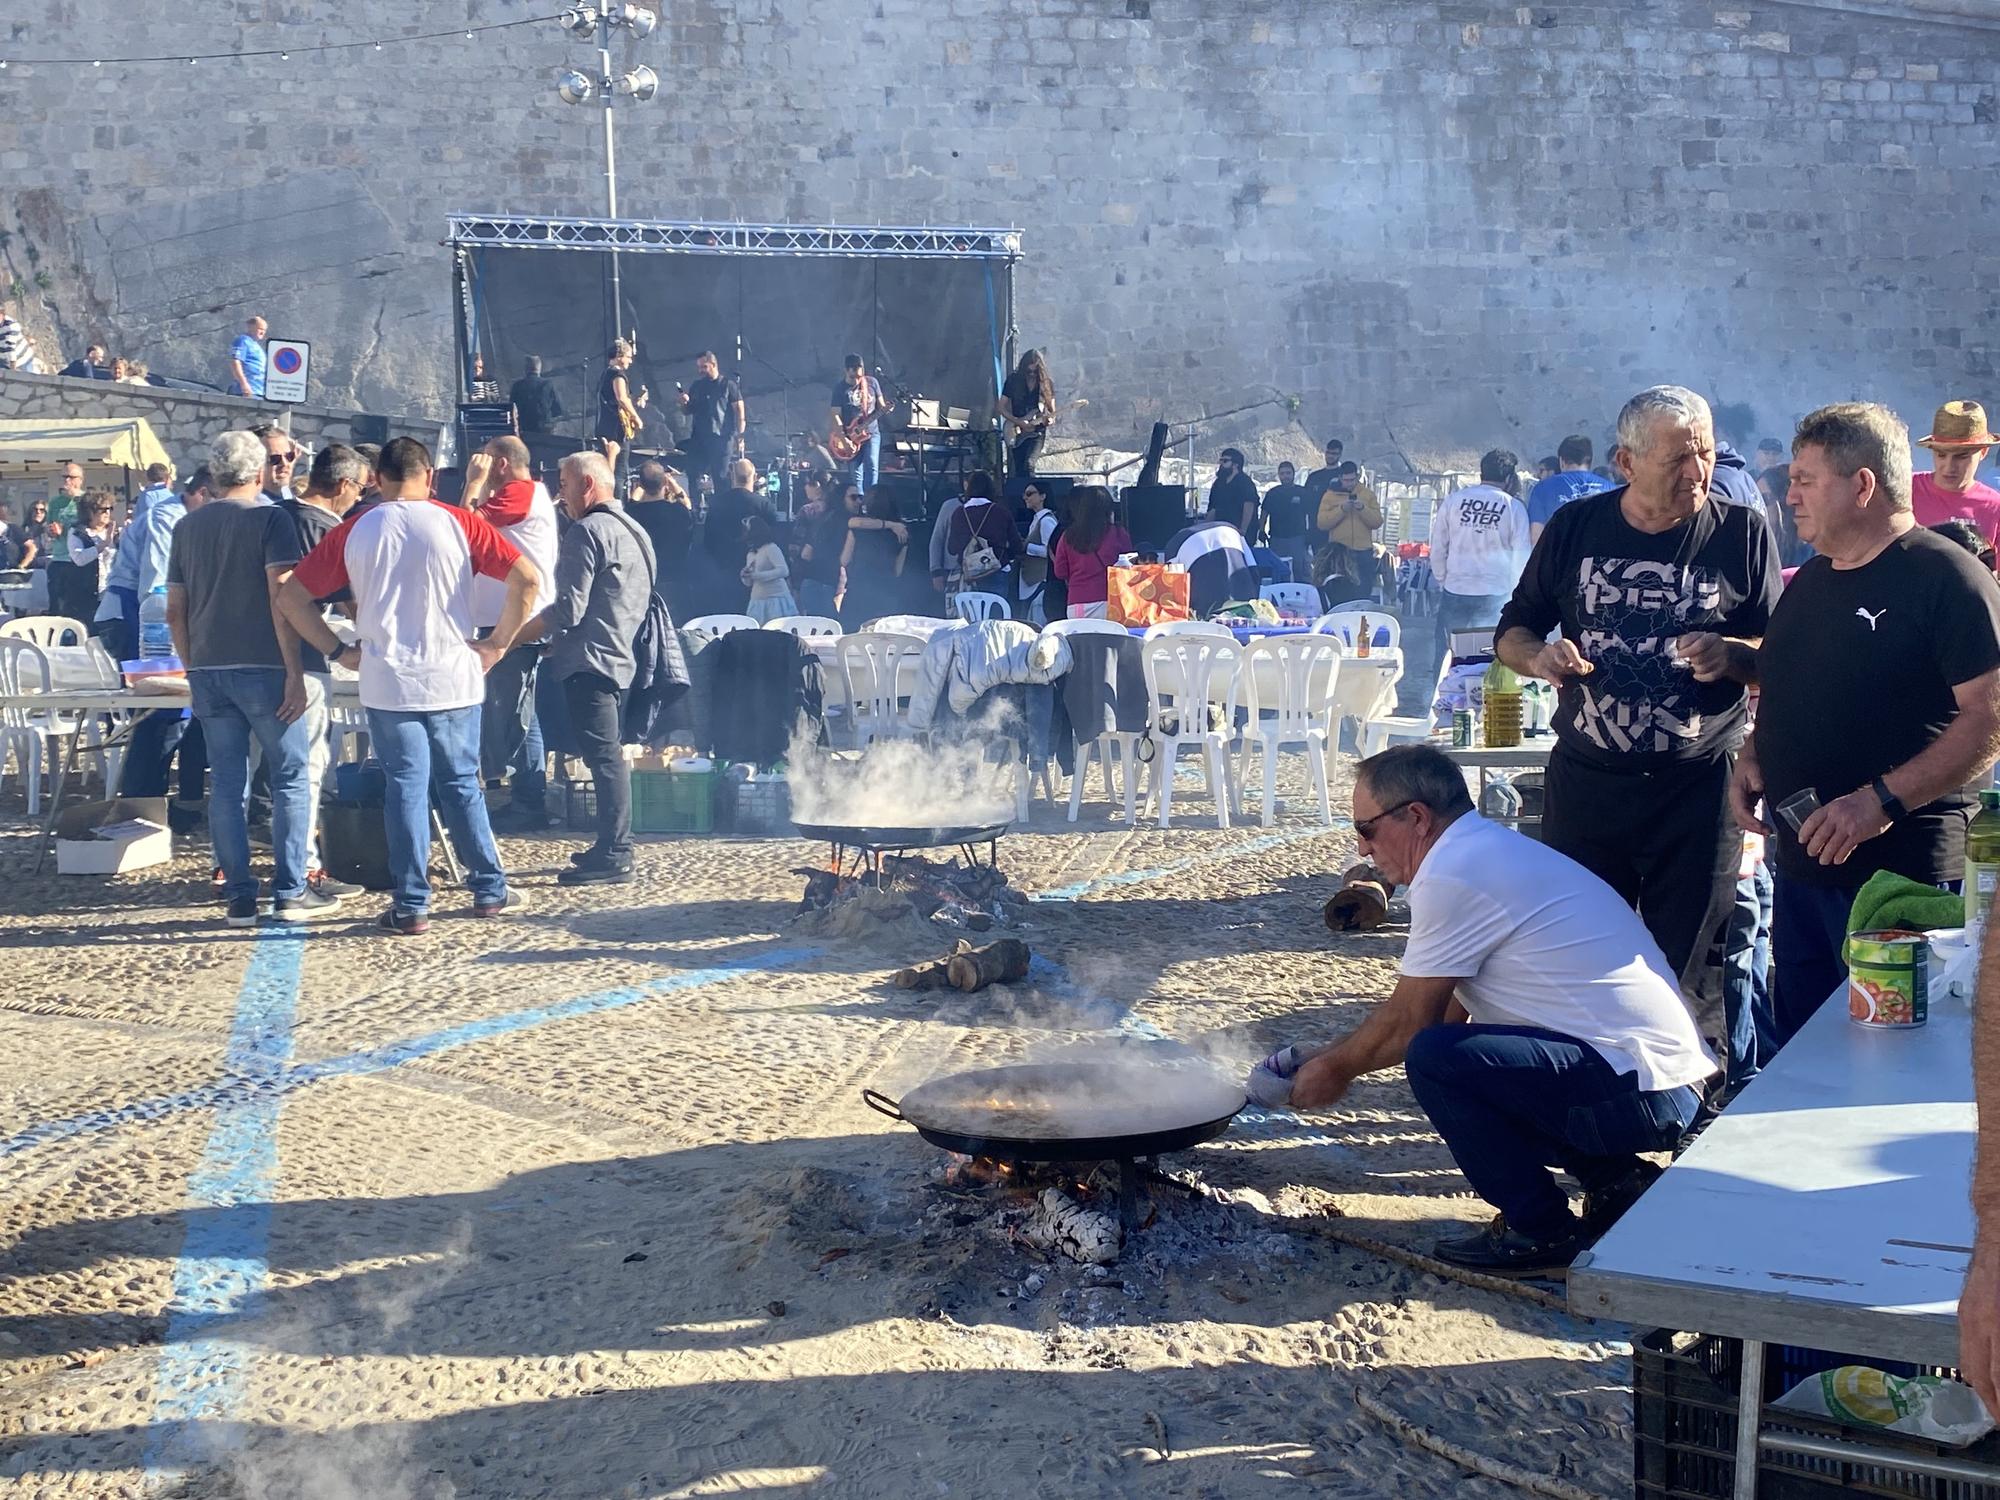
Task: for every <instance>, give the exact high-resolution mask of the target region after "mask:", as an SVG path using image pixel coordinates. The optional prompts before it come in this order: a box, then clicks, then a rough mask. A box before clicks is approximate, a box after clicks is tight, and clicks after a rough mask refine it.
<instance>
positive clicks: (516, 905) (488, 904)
mask: <svg viewBox="0 0 2000 1500" xmlns="http://www.w3.org/2000/svg"><path fill="white" fill-rule="evenodd" d="M527 904H528V898H527V897H526V896H525V895H523V894H522V893H521V892H520V891H517V890H515V889H514V888H513V887H512V886H509V887H508V888H507V893H506V894H505V895H503V896H502V897H501V898H500V899H499V900H498V901H475V902H473V903H472V914H473V915H474V916H475V917H504V916H506V915H508V914H509V913H511V912H518V911H520V910H521V909H522V908H523V907H525V906H526V905H527Z"/></svg>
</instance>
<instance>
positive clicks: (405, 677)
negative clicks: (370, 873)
mask: <svg viewBox="0 0 2000 1500" xmlns="http://www.w3.org/2000/svg"><path fill="white" fill-rule="evenodd" d="M375 468H376V473H377V474H378V475H379V476H380V479H381V483H382V500H381V503H380V504H377V505H373V506H370V507H368V508H367V509H366V510H358V511H355V512H352V513H351V514H349V516H348V517H347V519H346V520H344V521H342V522H341V523H340V525H338V526H336V527H335V528H334V529H333V530H332V531H330V532H328V533H327V534H326V536H325V537H324V538H323V539H322V540H321V541H320V543H319V544H318V545H317V546H315V547H314V548H313V550H312V551H311V552H310V553H309V554H307V556H306V557H305V558H304V560H302V561H301V562H300V563H299V565H298V567H297V568H296V569H295V570H294V571H293V573H292V576H291V578H290V579H288V580H287V581H286V583H285V585H284V587H283V588H282V589H281V590H280V591H279V595H278V604H279V607H280V608H281V609H282V610H283V611H284V613H285V618H286V619H287V620H288V621H289V622H290V623H291V625H292V628H293V629H294V630H296V631H297V632H298V633H299V635H300V636H301V638H303V639H305V640H307V641H310V642H311V643H312V644H313V645H314V646H316V647H318V648H319V649H320V650H321V651H323V652H325V653H326V655H327V657H328V659H329V660H333V661H338V662H340V663H341V664H342V665H343V666H350V667H353V668H355V669H356V670H357V671H359V673H360V674H361V706H362V707H363V708H364V709H366V710H367V711H368V734H369V738H370V739H371V740H372V741H373V743H374V748H375V754H376V755H377V757H378V758H379V759H380V760H381V762H382V766H383V769H384V770H385V771H386V772H387V773H388V783H389V784H388V792H387V796H386V797H385V799H384V803H383V817H384V821H385V823H386V825H387V832H388V844H389V869H390V874H391V876H392V877H393V879H394V881H395V885H394V895H395V905H393V906H392V907H390V908H389V910H388V911H386V912H384V913H383V914H382V918H381V921H380V923H379V924H378V925H379V926H380V927H381V929H382V930H383V931H385V932H392V933H399V934H402V935H405V936H415V935H417V934H419V933H423V932H426V931H428V930H429V928H430V905H431V887H430V878H429V875H428V874H427V867H428V865H429V863H430V846H431V838H430V807H431V795H432V789H433V788H435V789H436V794H437V797H438V811H439V812H440V813H441V814H442V815H443V817H444V823H445V830H446V832H447V833H448V834H449V835H450V836H451V842H452V846H453V847H454V848H455V849H456V850H457V852H458V860H459V863H460V864H461V865H462V866H463V867H464V869H465V883H466V884H467V885H468V886H470V887H471V889H472V903H473V904H472V911H473V915H474V916H480V917H492V916H498V915H500V914H501V913H502V912H505V911H509V910H513V909H515V908H517V907H519V906H520V905H521V904H522V901H521V897H520V895H519V893H517V892H510V891H509V890H508V889H507V876H506V872H505V871H503V870H502V869H501V867H500V851H499V849H498V848H497V847H495V845H494V842H493V830H492V828H491V827H490V826H489V825H488V823H487V820H486V801H485V798H484V797H483V796H482V795H481V792H480V785H479V709H480V704H481V701H482V700H483V699H484V697H485V687H486V683H485V678H486V673H487V672H488V671H489V670H491V669H492V666H493V664H494V663H495V662H497V661H499V660H500V658H501V657H502V656H503V655H505V654H506V650H507V647H508V646H509V645H510V644H511V643H512V642H513V639H514V637H515V635H516V634H517V633H519V631H520V629H521V626H522V624H523V622H525V621H526V620H527V618H528V605H529V600H530V596H531V595H533V593H534V592H535V589H536V588H537V586H538V585H539V584H540V583H541V582H542V579H541V575H540V574H539V573H538V572H537V571H536V568H535V565H534V563H532V562H531V561H529V560H528V559H527V558H526V557H524V556H523V555H522V553H521V550H520V549H519V548H518V547H516V546H515V545H514V544H513V543H512V542H510V541H508V540H507V539H506V538H505V537H503V536H501V535H500V533H499V532H497V531H496V530H494V529H493V527H492V526H491V525H490V524H489V523H487V522H486V521H484V520H482V519H481V518H480V517H479V516H477V515H475V514H473V513H472V512H471V511H466V510H460V509H457V508H456V507H453V506H448V505H441V504H439V503H438V502H437V501H435V500H433V499H432V498H431V456H430V453H429V452H428V451H427V450H426V449H425V448H424V445H423V444H422V443H420V442H418V441H417V440H416V439H415V438H397V439H395V440H394V441H392V442H390V443H389V444H387V445H386V446H385V447H384V448H383V449H382V453H381V456H380V457H379V458H378V459H377V460H376V463H375ZM475 578H496V579H504V580H505V581H506V588H507V593H506V601H505V603H504V605H503V606H502V608H501V611H500V618H499V620H498V622H497V623H496V624H495V625H494V627H493V633H492V634H491V635H489V636H487V637H486V638H485V639H484V640H474V639H473V630H474V627H473V602H472V598H473V581H474V579H475ZM342 589H349V590H352V592H353V595H354V602H355V606H356V618H355V626H356V632H357V635H358V637H359V643H358V644H357V645H354V646H349V647H345V648H343V647H342V646H341V645H340V643H339V640H338V639H337V638H336V637H335V635H334V633H333V631H332V630H330V629H329V628H328V627H327V624H326V621H325V620H324V619H323V618H322V617H321V615H320V612H319V610H318V609H317V608H315V607H314V602H313V601H314V600H316V599H324V598H326V597H328V596H329V595H332V594H336V593H338V592H339V591H340V590H342Z"/></svg>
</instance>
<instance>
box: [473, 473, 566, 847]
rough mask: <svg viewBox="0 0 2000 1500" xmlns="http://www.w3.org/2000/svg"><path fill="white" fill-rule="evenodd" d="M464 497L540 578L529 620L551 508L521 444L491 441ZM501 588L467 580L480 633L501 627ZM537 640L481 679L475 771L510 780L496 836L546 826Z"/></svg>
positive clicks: (550, 545) (546, 562)
mask: <svg viewBox="0 0 2000 1500" xmlns="http://www.w3.org/2000/svg"><path fill="white" fill-rule="evenodd" d="M465 498H466V503H467V504H468V505H470V506H471V507H472V508H473V511H474V512H475V513H476V514H477V515H478V516H479V517H480V518H481V519H482V520H484V521H486V522H487V523H488V524H489V525H491V526H492V528H493V529H494V530H495V531H497V532H499V533H500V535H502V536H503V537H505V538H506V539H507V540H508V541H510V542H512V543H513V544H514V545H515V546H516V547H518V548H520V549H521V553H522V555H523V556H524V557H526V558H527V559H528V561H529V562H531V563H533V564H534V565H535V568H536V570H537V571H538V572H540V574H541V575H542V583H541V586H540V587H539V588H537V589H536V590H535V597H534V602H533V603H532V604H531V605H530V606H529V608H528V614H529V617H530V618H533V617H534V616H536V615H539V614H540V613H541V612H542V610H543V609H545V608H547V606H548V603H549V587H550V582H551V580H553V579H554V578H555V576H556V543H557V528H556V507H555V501H554V500H552V499H551V498H550V496H549V492H548V490H547V488H546V487H545V486H543V485H542V483H541V482H540V481H539V480H537V479H536V478H535V474H534V467H533V462H532V460H531V459H530V458H529V456H528V445H527V444H526V443H524V442H522V441H521V440H520V439H519V438H517V437H513V436H511V435H509V436H503V437H497V438H495V439H493V441H492V442H490V443H488V444H487V445H486V446H485V447H484V448H482V449H481V450H480V451H479V452H477V453H475V454H473V456H472V460H471V462H470V463H468V464H467V465H466V468H465ZM506 600H507V588H506V585H505V583H503V582H502V581H501V580H500V579H497V578H475V579H473V580H472V623H473V624H474V625H475V626H477V627H478V629H479V631H480V633H481V634H482V635H484V634H488V633H490V632H491V631H492V629H493V627H494V626H495V625H497V624H499V623H500V611H501V610H502V608H504V607H505V604H506ZM541 659H542V642H541V641H540V640H539V639H536V640H531V641H516V642H515V643H514V645H513V647H512V648H511V649H509V651H508V652H507V654H506V655H505V656H503V657H501V658H500V660H499V662H498V663H497V664H496V665H495V666H494V668H493V670H492V671H491V672H488V673H487V674H486V707H485V711H484V712H483V713H482V714H481V715H480V718H479V769H480V774H482V775H483V776H485V777H486V778H487V779H488V780H492V779H494V778H497V777H501V776H509V775H511V776H512V778H513V779H512V782H511V783H510V786H511V791H512V794H513V795H512V798H511V800H510V801H509V802H508V804H507V806H506V807H505V808H503V809H502V810H501V811H500V812H498V813H496V814H494V816H493V826H494V828H495V829H496V830H497V831H499V832H501V833H526V832H528V831H529V830H531V829H532V830H536V831H539V830H541V829H544V828H546V827H548V826H549V814H548V773H547V767H546V765H545V764H544V762H545V760H546V756H545V755H544V753H543V749H542V734H541V725H540V724H538V723H537V722H536V720H535V675H536V667H537V665H538V664H539V663H540V661H541Z"/></svg>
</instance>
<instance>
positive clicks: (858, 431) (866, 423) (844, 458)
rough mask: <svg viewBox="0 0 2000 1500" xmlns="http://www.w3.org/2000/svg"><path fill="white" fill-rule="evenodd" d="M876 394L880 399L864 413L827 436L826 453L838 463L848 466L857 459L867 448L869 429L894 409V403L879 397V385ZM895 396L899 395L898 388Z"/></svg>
mask: <svg viewBox="0 0 2000 1500" xmlns="http://www.w3.org/2000/svg"><path fill="white" fill-rule="evenodd" d="M876 394H877V396H878V397H879V398H880V399H878V400H877V401H876V403H875V404H874V405H873V406H871V407H869V408H868V410H866V411H864V412H859V413H857V414H856V415H855V417H854V419H853V420H852V421H851V422H844V423H842V424H841V425H839V426H837V427H835V428H834V429H833V431H832V432H831V433H830V434H829V435H828V437H827V440H826V451H827V452H829V453H831V454H832V455H833V456H834V458H835V459H836V460H837V461H838V462H840V463H844V464H848V463H853V462H854V460H855V459H857V458H859V457H860V456H861V450H862V449H863V448H865V447H867V446H868V429H869V427H870V426H871V425H872V424H873V423H874V421H875V419H876V418H877V417H879V416H881V415H882V413H883V412H885V411H893V410H894V409H895V406H896V403H895V402H894V401H892V400H890V399H889V398H888V397H887V396H882V395H881V388H880V386H879V385H878V386H877V387H876ZM897 394H898V395H900V394H901V390H900V388H899V389H898V391H897Z"/></svg>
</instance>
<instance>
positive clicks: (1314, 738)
mask: <svg viewBox="0 0 2000 1500" xmlns="http://www.w3.org/2000/svg"><path fill="white" fill-rule="evenodd" d="M1345 655H1346V652H1345V651H1344V650H1343V648H1342V647H1341V644H1340V642H1339V641H1338V640H1334V639H1332V638H1330V637H1328V636H1323V635H1280V636H1266V637H1265V638H1264V639H1263V640H1260V641H1252V642H1251V643H1250V645H1249V646H1248V647H1247V648H1246V649H1245V651H1244V653H1243V671H1242V675H1241V679H1240V681H1239V683H1238V687H1237V700H1238V701H1239V702H1240V703H1241V704H1242V705H1243V707H1244V710H1245V712H1246V713H1247V714H1248V715H1249V717H1248V720H1247V721H1246V723H1245V724H1244V726H1243V758H1242V774H1241V777H1240V780H1239V784H1240V785H1242V786H1243V787H1245V788H1246V789H1247V788H1248V787H1249V785H1250V757H1251V756H1252V755H1254V754H1258V753H1261V754H1262V755H1263V757H1264V826H1265V827H1266V828H1269V827H1270V826H1271V825H1272V824H1273V823H1275V822H1276V821H1277V816H1278V756H1279V754H1280V752H1282V751H1284V750H1286V749H1293V750H1300V749H1302V750H1303V751H1304V752H1305V757H1306V763H1307V764H1308V765H1309V766H1310V767H1311V768H1312V776H1313V789H1314V790H1315V791H1316V792H1318V793H1319V816H1320V821H1321V822H1322V823H1325V824H1327V825H1328V826H1329V827H1331V826H1332V824H1333V799H1332V794H1331V793H1330V792H1329V791H1328V789H1327V784H1326V758H1327V754H1328V752H1329V751H1330V750H1332V749H1333V748H1334V746H1335V745H1337V744H1338V743H1339V741H1338V740H1337V739H1336V738H1335V730H1336V728H1337V725H1338V723H1339V718H1338V694H1339V687H1340V673H1341V661H1342V658H1343V657H1344V656H1345Z"/></svg>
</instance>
